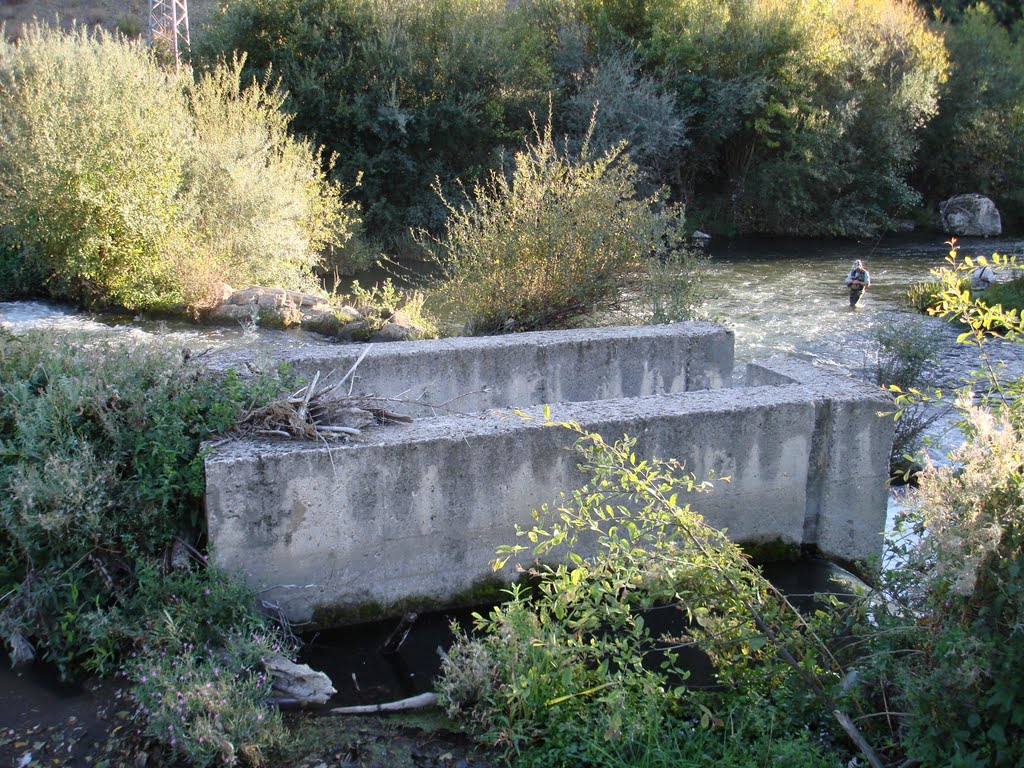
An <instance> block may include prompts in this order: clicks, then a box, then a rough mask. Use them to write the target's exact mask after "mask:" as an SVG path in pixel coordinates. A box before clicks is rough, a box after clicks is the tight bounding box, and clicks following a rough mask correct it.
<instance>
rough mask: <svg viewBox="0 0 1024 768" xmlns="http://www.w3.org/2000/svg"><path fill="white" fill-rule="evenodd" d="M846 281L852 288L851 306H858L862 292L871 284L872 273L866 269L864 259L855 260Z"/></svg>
mask: <svg viewBox="0 0 1024 768" xmlns="http://www.w3.org/2000/svg"><path fill="white" fill-rule="evenodd" d="M845 282H846V285H847V286H848V287H849V289H850V306H851V307H856V306H857V302H858V301H860V297H861V294H862V293H864V291H865V290H867V287H868V286H869V285H871V273H869V272H868V271H867V270H866V269H864V262H863V261H861V260H860V259H857V260H856V261H855V262H853V266H852V267H851V268H850V272H849V274H847V276H846V281H845Z"/></svg>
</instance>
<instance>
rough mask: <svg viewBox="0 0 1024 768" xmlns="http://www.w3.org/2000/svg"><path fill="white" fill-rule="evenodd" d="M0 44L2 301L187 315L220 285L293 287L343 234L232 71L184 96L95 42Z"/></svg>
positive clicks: (281, 129) (37, 39) (273, 111)
mask: <svg viewBox="0 0 1024 768" xmlns="http://www.w3.org/2000/svg"><path fill="white" fill-rule="evenodd" d="M0 45H2V48H0V219H2V220H3V221H4V222H5V223H6V224H7V225H8V230H7V237H6V238H5V242H6V243H8V246H7V253H8V254H9V255H10V258H9V259H7V260H5V261H6V263H5V266H4V267H3V272H4V276H3V280H2V284H3V285H4V286H6V287H7V288H8V289H10V288H20V289H23V290H26V291H29V292H35V293H41V292H45V293H47V294H49V295H52V296H55V297H59V298H65V299H70V300H73V301H78V302H82V303H85V304H100V305H103V304H106V305H116V306H121V307H124V308H127V309H131V310H139V309H166V308H169V307H174V306H178V305H182V304H189V305H199V304H202V303H203V302H204V300H206V299H207V297H208V296H210V295H211V294H212V293H217V291H218V290H219V285H220V283H221V282H222V281H227V282H235V283H251V282H265V281H270V282H273V283H275V284H277V285H280V286H282V287H291V288H300V287H305V286H307V285H308V278H309V275H310V273H311V269H312V267H313V266H314V265H315V264H317V263H318V259H319V251H320V249H321V248H323V247H324V246H327V245H329V244H332V243H335V242H339V241H343V240H344V239H345V238H347V236H348V234H349V233H350V231H351V229H352V227H353V226H354V224H355V221H356V218H355V215H354V212H353V210H352V208H351V206H350V205H349V204H346V203H345V202H343V201H342V199H341V196H340V193H339V189H338V188H337V187H336V186H334V185H332V184H330V183H329V182H328V181H327V180H326V178H325V176H324V171H323V169H322V167H321V161H322V158H321V157H320V155H319V153H318V152H316V151H315V150H314V149H313V148H312V146H311V145H309V144H308V143H306V142H303V141H297V140H295V139H293V138H291V136H290V135H289V133H288V130H287V129H288V118H287V117H286V116H285V115H284V114H283V113H282V112H281V111H280V107H281V102H282V97H281V95H280V94H279V93H278V92H276V91H274V90H273V89H271V88H268V87H266V86H265V85H263V84H261V83H252V84H250V85H244V86H243V82H242V79H241V77H242V75H241V69H242V65H241V62H240V61H235V62H234V63H233V64H230V65H221V66H219V67H217V68H215V69H214V70H213V71H212V72H211V73H210V74H208V75H206V76H205V77H203V78H200V80H199V81H198V82H193V81H192V79H191V77H190V76H189V75H188V74H187V73H185V74H182V75H181V76H178V75H175V74H172V73H169V72H168V71H166V70H164V69H162V68H161V67H160V66H159V65H158V64H157V62H156V61H155V59H154V58H153V56H152V55H151V53H150V52H149V51H148V50H147V49H146V48H144V47H143V46H142V45H141V44H140V43H137V42H133V41H129V40H125V39H121V38H114V37H112V36H109V35H107V34H106V33H104V32H102V31H99V30H97V31H93V32H88V31H86V30H84V29H79V30H77V31H74V32H70V33H65V32H62V31H59V30H55V29H51V28H49V27H46V26H43V25H38V24H37V25H34V26H32V27H30V28H29V29H28V30H27V32H26V34H25V36H24V38H23V39H22V40H20V41H18V42H10V41H6V40H5V41H4V42H3V43H2V44H0ZM30 278H35V279H36V280H41V282H37V283H36V284H33V283H34V282H35V280H32V279H30Z"/></svg>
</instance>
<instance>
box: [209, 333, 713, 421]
mask: <svg viewBox="0 0 1024 768" xmlns="http://www.w3.org/2000/svg"><path fill="white" fill-rule="evenodd" d="M364 354H365V357H363V355H364ZM361 357H362V360H361V361H360V358H361ZM273 359H274V360H275V361H280V362H284V363H287V364H288V366H289V367H290V369H291V370H292V371H293V372H294V373H296V374H297V375H299V376H303V377H305V378H306V380H307V381H308V380H310V379H312V378H313V375H314V374H316V373H318V372H319V373H320V374H321V379H320V382H319V387H323V386H324V384H325V383H329V382H332V381H333V382H337V381H340V380H341V379H342V378H343V377H344V376H345V374H346V373H347V372H348V370H349V369H350V368H351V367H352V366H353V365H354V364H355V363H356V362H359V365H358V367H357V368H356V370H355V373H354V374H353V376H352V377H351V379H350V380H351V381H352V391H353V392H355V393H358V394H374V395H376V396H378V397H383V398H393V400H392V402H391V403H390V404H389V410H393V411H396V412H400V413H406V414H409V415H411V416H430V415H439V414H445V413H451V412H455V413H478V412H480V411H485V410H487V409H489V408H520V407H527V406H530V405H539V404H542V403H559V402H577V401H582V400H608V399H612V398H623V397H641V396H643V395H660V394H665V393H672V392H686V391H689V390H695V389H715V388H718V387H723V386H727V385H728V383H729V379H730V377H731V376H732V369H733V337H732V332H731V331H729V330H727V329H726V328H723V327H722V326H720V325H714V324H712V323H685V324H678V325H653V326H651V325H648V326H632V327H628V328H590V329H585V330H572V331H540V332H536V333H516V334H509V335H506V336H489V337H482V338H479V337H477V338H467V337H460V338H454V339H438V340H434V341H398V342H392V343H389V344H373V345H370V346H367V345H366V344H335V345H331V346H316V347H314V346H307V347H301V348H297V349H286V350H281V351H280V352H279V353H276V354H274V355H273ZM252 362H253V360H252V355H251V354H250V353H246V352H244V351H239V350H233V351H221V352H217V353H214V355H213V357H212V359H211V361H210V365H211V366H212V367H214V368H220V369H224V368H229V367H231V368H236V369H239V370H241V369H244V367H245V366H246V365H247V364H251V363H252ZM324 377H329V378H324ZM345 386H346V390H347V388H348V382H346V383H345Z"/></svg>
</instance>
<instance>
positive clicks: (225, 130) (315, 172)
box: [177, 58, 359, 293]
mask: <svg viewBox="0 0 1024 768" xmlns="http://www.w3.org/2000/svg"><path fill="white" fill-rule="evenodd" d="M243 66H244V60H243V59H240V58H239V59H235V60H234V61H233V62H231V63H230V64H225V65H221V66H218V67H216V68H214V69H213V70H212V71H210V72H207V73H205V74H203V75H201V76H200V77H198V78H197V79H196V81H195V83H194V84H193V85H191V86H190V87H189V88H188V92H187V96H188V108H189V112H190V115H191V118H192V135H191V140H190V142H189V147H188V154H187V156H186V160H185V166H184V168H183V173H182V182H181V187H180V188H179V189H178V191H177V203H178V205H179V206H180V208H181V210H182V212H183V219H184V222H187V226H188V234H189V243H190V246H189V248H190V251H191V252H190V253H189V254H188V257H189V262H190V263H191V264H192V265H194V266H198V267H199V268H200V274H201V275H202V277H203V280H204V281H205V282H206V284H208V285H209V284H217V283H219V282H221V281H223V282H228V283H232V284H234V285H253V284H255V285H270V286H278V287H295V288H306V289H309V288H312V287H313V284H314V282H315V281H314V280H313V271H314V269H315V268H316V267H318V266H319V265H320V263H321V258H322V257H321V253H322V252H323V251H324V250H325V249H329V250H330V252H331V253H335V254H339V253H345V252H350V253H351V252H357V251H358V249H357V248H356V249H353V247H352V245H351V244H349V242H348V241H349V239H350V238H351V236H352V232H353V229H354V228H355V227H356V226H357V224H358V221H359V220H358V217H357V215H356V212H355V207H354V204H352V203H350V202H345V201H344V200H343V199H342V194H341V190H340V188H339V187H338V186H337V185H334V184H329V183H327V182H326V179H325V175H324V170H323V168H324V167H327V168H329V167H330V163H328V162H327V161H326V159H325V158H324V157H323V155H322V153H321V152H319V151H316V150H314V149H313V147H312V146H311V145H309V144H308V143H307V142H302V141H296V140H295V139H293V138H292V137H291V135H290V133H289V129H290V123H291V118H290V117H289V116H287V115H286V114H285V113H284V112H283V111H282V110H283V104H284V99H285V96H284V94H283V93H282V92H281V91H279V90H278V89H277V88H271V87H268V86H267V85H266V84H262V83H259V82H251V83H249V84H248V85H244V86H243V84H244V83H245V80H244V78H243V74H242V72H243ZM346 246H347V250H346ZM332 266H333V267H334V268H342V269H345V268H352V267H355V266H358V264H346V263H344V262H343V261H342V262H339V259H338V257H337V256H335V257H334V264H333V265H332ZM217 287H219V285H218V286H217ZM193 293H195V291H193Z"/></svg>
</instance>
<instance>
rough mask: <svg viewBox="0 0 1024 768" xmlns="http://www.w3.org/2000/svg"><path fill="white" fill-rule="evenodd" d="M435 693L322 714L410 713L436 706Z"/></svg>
mask: <svg viewBox="0 0 1024 768" xmlns="http://www.w3.org/2000/svg"><path fill="white" fill-rule="evenodd" d="M436 704H437V694H436V693H421V694H420V695H419V696H411V697H409V698H408V699H399V700H398V701H389V702H386V703H384V704H362V705H359V706H355V707H335V708H334V709H328V710H326V711H325V712H324V714H325V715H383V714H388V713H390V712H411V711H412V710H415V709H427V708H428V707H433V706H436Z"/></svg>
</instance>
